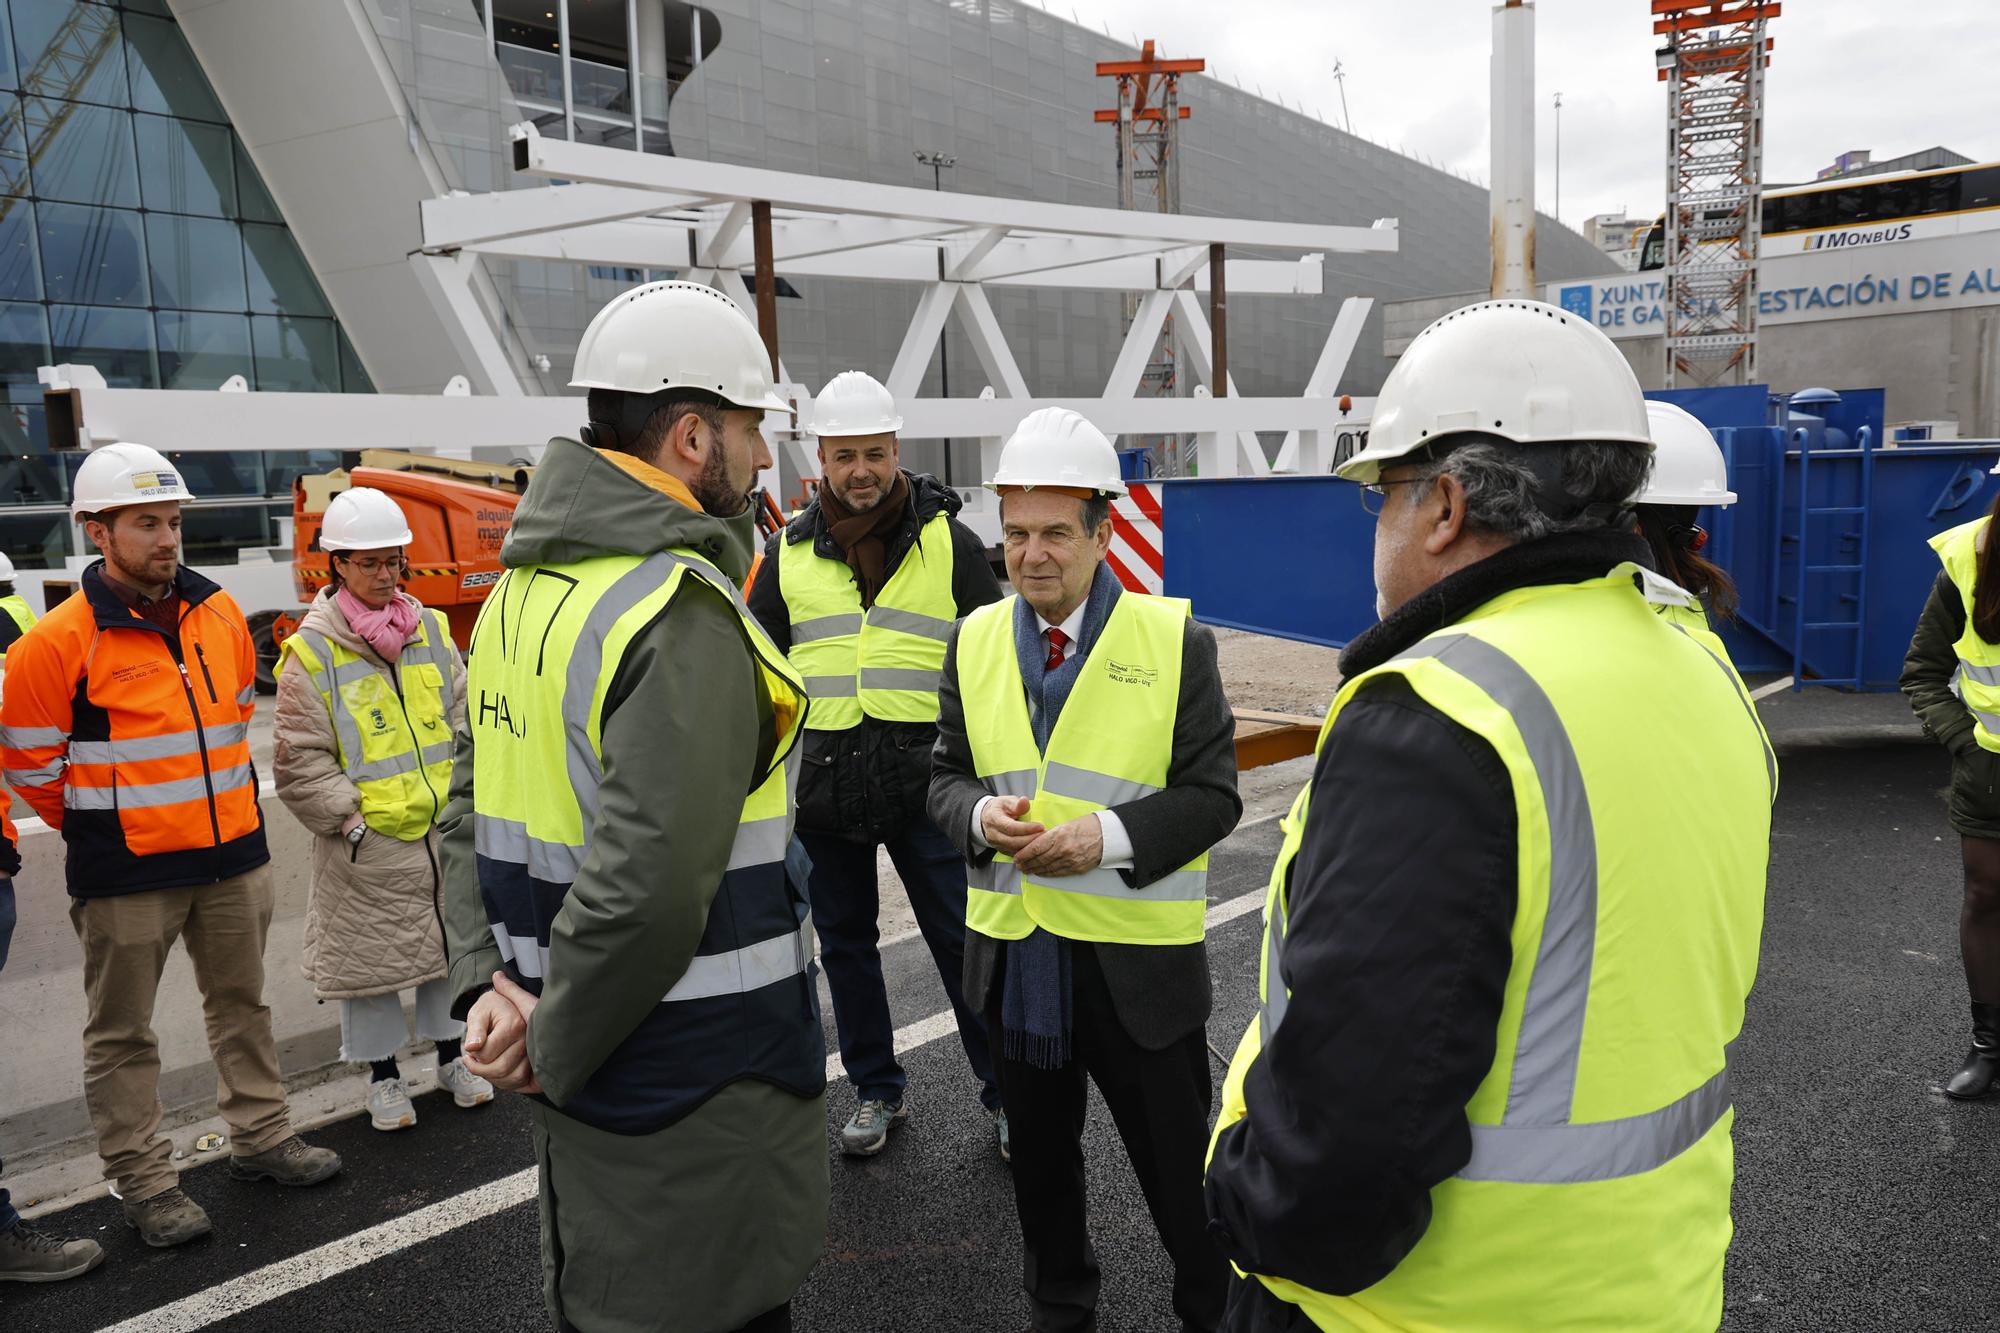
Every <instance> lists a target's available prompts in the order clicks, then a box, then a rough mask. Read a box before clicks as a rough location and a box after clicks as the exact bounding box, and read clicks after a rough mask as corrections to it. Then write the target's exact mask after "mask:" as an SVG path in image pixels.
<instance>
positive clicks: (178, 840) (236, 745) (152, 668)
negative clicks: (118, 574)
mask: <svg viewBox="0 0 2000 1333" xmlns="http://www.w3.org/2000/svg"><path fill="white" fill-rule="evenodd" d="M102 569H103V562H102V561H99V562H98V563H97V564H95V565H92V566H91V567H90V568H89V569H87V570H85V571H84V574H83V586H82V588H81V589H80V590H79V591H78V592H76V593H74V594H72V595H71V596H70V598H69V599H68V600H67V601H65V602H63V603H62V605H60V606H58V607H56V608H55V609H54V610H53V611H51V612H49V613H48V614H47V615H46V616H43V617H42V619H41V620H40V621H39V622H37V623H36V625H35V627H34V628H33V629H32V630H30V631H29V632H28V633H27V634H25V635H23V636H22V637H21V639H20V640H19V641H18V642H17V643H15V644H14V645H13V647H11V648H10V649H9V650H8V652H7V683H6V688H5V690H4V697H0V763H4V765H5V768H6V777H7V782H8V785H10V786H12V787H13V788H14V790H15V791H17V792H19V793H20V794H21V798H22V799H23V800H25V801H26V802H27V803H28V804H29V805H31V806H33V807H34V810H35V813H36V814H38V815H40V816H41V817H42V819H43V820H44V821H45V822H47V824H48V825H49V827H51V828H55V829H60V830H62V835H63V841H64V842H65V843H67V844H68V852H69V855H68V864H69V869H68V878H69V891H70V894H71V896H73V897H77V898H101V897H109V896H111V895H114V894H121V893H137V892H141V891H143V890H146V889H164V888H174V887H178V886H181V885H187V884H213V883H216V882H217V881H219V880H223V879H227V878H229V877H230V876H232V875H240V874H242V873H243V872H245V871H247V870H252V869H255V868H256V867H257V866H260V865H263V864H264V863H265V862H266V861H268V860H270V859H271V858H270V853H269V852H268V851H267V850H266V849H265V846H264V819H263V815H262V813H261V812H260V811H259V810H258V808H257V774H256V770H255V769H254V768H253V767H252V766H251V763H250V718H251V715H252V714H253V713H254V711H255V703H256V685H257V650H256V647H255V645H254V644H253V643H252V642H251V639H250V631H249V628H248V627H247V626H246V625H245V624H244V623H243V612H242V611H240V610H239V609H237V606H236V603H235V602H234V601H233V600H231V598H230V596H229V594H228V593H226V592H224V591H223V590H222V589H221V588H220V587H219V586H217V585H216V584H215V583H214V582H212V581H210V580H209V579H206V578H203V577H202V576H201V575H199V574H196V573H194V572H193V571H192V570H189V569H185V568H183V569H182V570H181V571H180V572H179V573H178V574H177V575H176V576H175V578H174V586H175V589H176V591H178V592H179V594H180V598H181V606H180V634H179V636H178V637H174V636H170V635H168V634H166V633H164V632H162V631H160V630H159V629H156V628H155V627H154V626H152V625H150V624H148V623H147V622H146V621H145V620H143V619H141V618H140V617H139V615H138V614H137V613H136V612H134V611H133V610H132V609H131V608H130V607H128V606H126V605H125V603H124V602H123V601H121V600H120V599H119V597H118V594H117V593H116V592H114V591H113V590H112V589H111V588H110V587H109V586H108V585H107V584H106V583H105V580H104V575H103V572H102Z"/></svg>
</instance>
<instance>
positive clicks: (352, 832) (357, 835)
mask: <svg viewBox="0 0 2000 1333" xmlns="http://www.w3.org/2000/svg"><path fill="white" fill-rule="evenodd" d="M367 832H368V826H367V825H366V824H356V825H355V826H354V827H353V828H351V829H349V830H347V845H348V846H349V847H359V846H360V845H361V839H362V836H363V835H364V834H366V833H367Z"/></svg>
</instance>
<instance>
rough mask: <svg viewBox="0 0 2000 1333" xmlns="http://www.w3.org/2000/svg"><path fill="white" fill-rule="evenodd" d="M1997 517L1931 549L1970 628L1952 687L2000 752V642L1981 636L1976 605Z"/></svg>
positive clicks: (1951, 533)
mask: <svg viewBox="0 0 2000 1333" xmlns="http://www.w3.org/2000/svg"><path fill="white" fill-rule="evenodd" d="M1992 521H1993V520H1992V519H1991V518H1977V519H1974V520H1973V521H1972V522H1970V523H1961V524H1960V525H1959V526H1957V527H1955V528H1951V529H1949V530H1947V531H1945V532H1940V533H1939V534H1938V535H1937V536H1935V537H1933V538H1931V549H1932V550H1933V551H1936V552H1937V556H1938V560H1939V562H1940V563H1942V564H1943V565H1944V568H1945V572H1946V573H1947V574H1949V575H1951V581H1952V583H1953V585H1954V586H1956V587H1957V589H1958V595H1959V598H1960V599H1961V601H1962V602H1963V604H1964V607H1965V628H1964V629H1963V630H1962V631H1960V633H1959V636H1958V642H1957V643H1956V644H1955V645H1953V649H1954V651H1956V652H1957V654H1958V674H1957V675H1956V676H1955V677H1954V678H1953V682H1952V688H1953V690H1954V692H1956V693H1957V695H1958V697H1959V701H1960V702H1961V703H1963V704H1964V705H1965V710H1966V711H1967V712H1968V713H1970V714H1972V721H1973V727H1972V736H1973V739H1974V740H1976V741H1978V742H1979V745H1980V748H1981V749H1985V750H1992V751H1995V752H2000V644H1991V643H1988V642H1986V641H1985V640H1984V639H1982V638H1980V637H1979V631H1978V630H1976V629H1974V628H1973V625H1972V621H1973V607H1974V601H1975V599H1976V598H1977V596H1978V591H1979V556H1980V552H1981V549H1982V548H1983V547H1984V546H1985V544H1986V534H1987V531H1988V528H1989V526H1990V525H1991V523H1992Z"/></svg>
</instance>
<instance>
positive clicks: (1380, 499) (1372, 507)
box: [1361, 477, 1437, 514]
mask: <svg viewBox="0 0 2000 1333" xmlns="http://www.w3.org/2000/svg"><path fill="white" fill-rule="evenodd" d="M1435 480H1437V479H1436V478H1435V477H1399V478H1398V479H1396V480H1395V481H1364V482H1362V483H1361V507H1362V508H1363V509H1365V510H1367V511H1368V512H1369V513H1370V514H1380V513H1381V512H1382V509H1383V506H1385V505H1387V504H1388V503H1389V488H1390V487H1391V486H1416V485H1421V484H1424V483H1427V482H1431V481H1435Z"/></svg>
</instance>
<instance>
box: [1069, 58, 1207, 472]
mask: <svg viewBox="0 0 2000 1333" xmlns="http://www.w3.org/2000/svg"><path fill="white" fill-rule="evenodd" d="M1207 68H1208V62H1207V61H1205V60H1200V59H1195V60H1162V59H1161V58H1160V57H1159V56H1158V55H1156V54H1155V53H1154V49H1153V42H1152V41H1151V39H1148V40H1147V41H1146V42H1145V43H1144V44H1143V45H1142V46H1141V47H1140V48H1139V58H1138V59H1137V60H1100V61H1098V62H1097V74H1098V77H1099V78H1107V79H1108V78H1115V79H1117V80H1118V105H1117V107H1115V108H1108V109H1100V110H1099V111H1097V112H1096V113H1095V115H1094V116H1093V119H1094V120H1096V122H1097V123H1098V124H1100V125H1114V126H1116V127H1117V135H1118V206H1119V207H1120V208H1131V209H1144V210H1145V211H1147V212H1153V213H1178V212H1180V211H1181V169H1180V123H1181V122H1182V121H1184V120H1186V119H1188V117H1189V115H1190V114H1191V113H1190V111H1189V109H1188V108H1187V107H1184V106H1182V105H1181V104H1180V76H1181V75H1183V74H1199V73H1201V72H1203V71H1204V70H1206V69H1207ZM1138 309H1139V306H1138V298H1137V297H1136V296H1129V295H1128V296H1127V297H1126V298H1125V327H1127V328H1130V327H1131V325H1132V320H1133V319H1134V318H1135V317H1136V316H1137V314H1138ZM1141 382H1142V383H1143V384H1146V385H1149V386H1151V388H1152V390H1153V393H1154V394H1155V395H1156V396H1158V397H1162V398H1171V397H1173V396H1174V395H1175V393H1176V392H1177V391H1178V388H1179V376H1178V373H1177V370H1176V367H1175V364H1174V318H1173V315H1172V314H1169V315H1168V316H1167V318H1166V321H1165V322H1164V323H1163V324H1162V325H1161V328H1160V342H1159V346H1158V348H1157V349H1156V350H1155V352H1154V355H1153V359H1152V360H1151V361H1150V362H1148V363H1147V365H1146V370H1145V373H1144V375H1143V376H1142V377H1141ZM1165 443H1166V444H1167V445H1168V446H1169V447H1167V448H1164V449H1156V450H1155V451H1154V468H1155V471H1156V472H1157V473H1158V474H1159V475H1162V476H1169V477H1173V476H1179V475H1180V474H1181V471H1182V462H1183V459H1182V452H1183V446H1182V443H1181V441H1179V440H1177V439H1176V440H1170V441H1166V442H1165Z"/></svg>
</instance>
